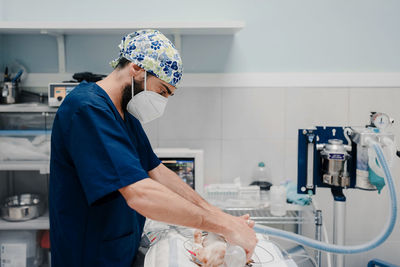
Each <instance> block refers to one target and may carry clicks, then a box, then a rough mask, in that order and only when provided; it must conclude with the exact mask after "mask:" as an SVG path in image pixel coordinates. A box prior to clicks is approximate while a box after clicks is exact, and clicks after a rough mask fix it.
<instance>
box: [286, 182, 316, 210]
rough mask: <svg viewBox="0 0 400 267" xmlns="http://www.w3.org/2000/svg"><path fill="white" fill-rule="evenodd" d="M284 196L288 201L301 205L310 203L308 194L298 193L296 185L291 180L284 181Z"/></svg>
mask: <svg viewBox="0 0 400 267" xmlns="http://www.w3.org/2000/svg"><path fill="white" fill-rule="evenodd" d="M285 186H286V198H287V200H288V201H289V202H290V203H295V204H297V205H301V206H307V205H310V203H311V198H310V197H309V196H308V195H303V194H298V193H297V185H296V184H295V183H293V182H292V181H290V182H288V183H286V185H285Z"/></svg>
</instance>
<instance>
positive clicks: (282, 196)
mask: <svg viewBox="0 0 400 267" xmlns="http://www.w3.org/2000/svg"><path fill="white" fill-rule="evenodd" d="M270 197H271V200H270V205H271V209H270V211H271V214H272V215H273V216H285V215H286V187H284V186H283V185H278V186H271V190H270Z"/></svg>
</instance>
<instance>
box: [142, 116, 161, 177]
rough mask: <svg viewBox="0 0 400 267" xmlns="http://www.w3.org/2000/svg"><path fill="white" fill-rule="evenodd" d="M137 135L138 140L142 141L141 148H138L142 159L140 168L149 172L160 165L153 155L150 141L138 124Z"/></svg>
mask: <svg viewBox="0 0 400 267" xmlns="http://www.w3.org/2000/svg"><path fill="white" fill-rule="evenodd" d="M137 129H138V135H139V139H140V140H142V146H141V147H140V148H139V149H140V150H139V154H140V157H141V159H142V166H143V169H144V170H145V171H147V172H148V171H151V170H152V169H154V168H156V167H157V166H158V165H160V164H161V161H160V159H159V158H158V157H157V155H156V154H155V153H154V151H153V149H152V147H151V144H150V141H149V139H148V138H147V135H146V133H145V132H144V130H143V127H142V125H141V124H140V122H138V126H137Z"/></svg>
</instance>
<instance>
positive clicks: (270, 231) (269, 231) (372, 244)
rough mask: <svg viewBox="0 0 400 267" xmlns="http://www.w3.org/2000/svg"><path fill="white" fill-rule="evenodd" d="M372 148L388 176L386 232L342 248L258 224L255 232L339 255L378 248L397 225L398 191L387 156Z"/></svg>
mask: <svg viewBox="0 0 400 267" xmlns="http://www.w3.org/2000/svg"><path fill="white" fill-rule="evenodd" d="M370 146H372V147H373V148H374V150H375V152H376V154H377V156H378V160H379V163H380V164H381V166H382V168H383V171H384V173H385V176H386V182H387V184H388V188H389V195H390V214H389V220H388V221H387V222H386V227H385V228H384V230H383V231H382V232H381V233H380V234H379V235H378V236H377V237H376V238H374V239H372V240H371V241H369V242H367V243H364V244H361V245H354V246H341V245H333V244H328V243H324V242H320V241H316V240H314V239H311V238H308V237H304V236H301V235H298V234H294V233H290V232H286V231H283V230H279V229H275V228H271V227H268V226H262V225H258V224H256V225H255V226H254V230H255V231H256V232H257V233H260V234H266V235H271V236H276V237H279V238H283V239H288V240H292V241H294V242H296V243H300V244H302V245H305V246H308V247H311V248H313V249H317V250H322V251H326V252H330V253H337V254H355V253H361V252H365V251H368V250H371V249H374V248H376V247H377V246H379V245H380V244H382V243H383V242H384V241H385V240H386V239H387V238H388V237H389V235H390V234H391V233H392V231H393V228H394V226H395V224H396V217H397V198H396V190H395V186H394V182H393V178H392V175H391V173H390V170H389V166H388V164H387V162H386V159H385V156H384V155H383V152H382V148H381V146H380V145H379V144H378V143H376V142H374V141H371V142H370Z"/></svg>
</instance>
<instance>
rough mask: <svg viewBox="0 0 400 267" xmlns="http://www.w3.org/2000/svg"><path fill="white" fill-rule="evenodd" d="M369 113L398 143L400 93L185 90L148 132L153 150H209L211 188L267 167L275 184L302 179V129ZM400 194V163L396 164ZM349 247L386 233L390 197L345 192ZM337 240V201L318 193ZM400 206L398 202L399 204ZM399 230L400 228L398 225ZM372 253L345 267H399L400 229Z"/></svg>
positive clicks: (361, 121)
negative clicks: (377, 264)
mask: <svg viewBox="0 0 400 267" xmlns="http://www.w3.org/2000/svg"><path fill="white" fill-rule="evenodd" d="M370 111H382V112H387V113H388V114H389V115H391V116H392V117H393V118H395V119H396V120H397V122H398V123H397V124H396V123H395V127H394V129H393V130H394V132H395V133H396V138H397V140H400V88H223V89H221V88H196V89H194V88H190V89H189V88H181V89H178V90H177V93H176V96H174V97H172V98H170V100H169V103H168V106H167V110H166V112H165V115H164V116H163V117H162V118H161V119H159V120H157V121H156V122H153V123H151V124H150V125H146V126H145V130H146V132H147V133H148V135H149V139H150V140H151V142H152V145H153V146H154V147H189V148H203V149H204V150H205V176H206V178H205V179H206V181H205V183H206V184H207V183H218V182H232V179H233V178H235V177H238V176H240V177H241V178H242V180H243V181H245V182H249V181H250V177H251V174H252V172H253V170H254V168H255V166H257V163H258V162H259V161H264V162H265V163H266V165H267V171H268V172H269V174H270V176H271V180H272V181H273V182H274V183H279V182H280V181H283V180H285V179H292V180H294V181H296V179H297V130H298V129H299V128H304V127H309V126H316V125H327V126H328V125H330V126H336V125H365V124H366V123H367V122H368V118H369V112H370ZM393 173H394V176H395V177H396V181H397V189H398V190H397V192H400V185H399V183H400V182H399V178H398V177H400V160H399V159H396V161H395V164H394V171H393ZM345 194H346V196H347V198H348V207H347V235H346V239H347V243H349V244H359V243H362V242H365V241H367V240H369V239H371V238H373V237H374V236H375V235H376V234H377V233H378V232H379V231H380V230H381V229H382V227H383V225H384V223H385V220H386V217H387V214H388V210H387V203H388V196H387V191H386V190H384V191H383V193H382V194H381V195H378V194H377V193H376V192H363V191H359V190H347V192H345ZM316 200H317V201H318V203H319V205H320V207H321V208H322V210H323V215H324V219H325V224H326V226H327V228H328V232H329V235H330V239H331V240H332V236H331V235H332V207H333V204H332V197H331V194H330V190H328V189H318V190H317V195H316ZM399 204H400V198H399ZM398 225H399V224H398ZM398 225H397V227H396V230H395V231H394V232H393V234H392V236H391V237H390V238H389V239H388V241H387V242H386V243H385V244H384V245H383V246H381V247H379V248H377V249H375V250H373V251H372V252H368V253H364V254H361V255H351V256H346V261H347V266H366V263H367V262H368V261H369V260H370V259H372V258H374V257H375V258H381V259H383V260H387V261H389V262H392V263H397V264H400V256H398V255H399V252H400V249H399V248H400V229H399V228H400V227H399V226H398Z"/></svg>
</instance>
